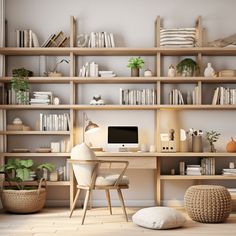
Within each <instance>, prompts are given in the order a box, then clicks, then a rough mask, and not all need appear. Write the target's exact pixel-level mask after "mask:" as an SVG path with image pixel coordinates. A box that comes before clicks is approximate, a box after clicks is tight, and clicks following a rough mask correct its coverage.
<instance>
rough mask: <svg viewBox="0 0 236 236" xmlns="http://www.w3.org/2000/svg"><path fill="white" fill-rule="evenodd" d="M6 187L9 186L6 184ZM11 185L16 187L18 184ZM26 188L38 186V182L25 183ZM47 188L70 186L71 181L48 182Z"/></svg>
mask: <svg viewBox="0 0 236 236" xmlns="http://www.w3.org/2000/svg"><path fill="white" fill-rule="evenodd" d="M4 185H5V186H8V184H7V183H6V182H5V183H4ZM11 185H13V186H14V185H16V183H14V182H12V183H11ZM24 185H25V186H37V185H38V182H37V181H25V182H24ZM43 186H44V184H43ZM47 186H70V181H55V182H54V181H47Z"/></svg>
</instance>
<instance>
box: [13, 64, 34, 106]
mask: <svg viewBox="0 0 236 236" xmlns="http://www.w3.org/2000/svg"><path fill="white" fill-rule="evenodd" d="M12 74H13V78H12V79H11V87H12V89H14V90H15V92H16V96H17V100H18V102H19V103H21V104H27V103H28V96H27V95H26V92H28V91H29V79H28V77H29V76H32V74H33V72H32V71H29V70H26V69H25V68H20V69H14V70H13V71H12Z"/></svg>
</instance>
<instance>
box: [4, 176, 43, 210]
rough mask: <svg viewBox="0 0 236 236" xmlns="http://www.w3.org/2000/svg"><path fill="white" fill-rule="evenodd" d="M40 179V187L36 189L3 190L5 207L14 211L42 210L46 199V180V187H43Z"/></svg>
mask: <svg viewBox="0 0 236 236" xmlns="http://www.w3.org/2000/svg"><path fill="white" fill-rule="evenodd" d="M41 185H42V180H40V183H39V187H38V189H35V190H12V189H3V190H1V200H2V205H3V208H4V209H5V210H6V211H9V212H12V213H34V212H38V211H40V210H41V209H42V208H43V207H44V204H45V201H46V181H45V188H42V187H41Z"/></svg>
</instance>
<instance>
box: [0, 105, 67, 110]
mask: <svg viewBox="0 0 236 236" xmlns="http://www.w3.org/2000/svg"><path fill="white" fill-rule="evenodd" d="M70 108H71V106H70V105H0V109H7V110H10V109H13V110H15V109H22V110H27V109H29V110H67V109H70Z"/></svg>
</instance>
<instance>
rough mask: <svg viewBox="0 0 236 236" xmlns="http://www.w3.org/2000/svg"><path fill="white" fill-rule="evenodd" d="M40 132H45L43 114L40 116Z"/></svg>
mask: <svg viewBox="0 0 236 236" xmlns="http://www.w3.org/2000/svg"><path fill="white" fill-rule="evenodd" d="M39 130H40V131H43V113H40V114H39Z"/></svg>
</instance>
